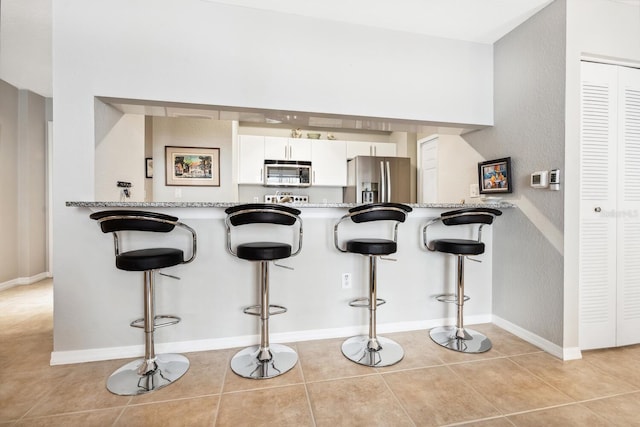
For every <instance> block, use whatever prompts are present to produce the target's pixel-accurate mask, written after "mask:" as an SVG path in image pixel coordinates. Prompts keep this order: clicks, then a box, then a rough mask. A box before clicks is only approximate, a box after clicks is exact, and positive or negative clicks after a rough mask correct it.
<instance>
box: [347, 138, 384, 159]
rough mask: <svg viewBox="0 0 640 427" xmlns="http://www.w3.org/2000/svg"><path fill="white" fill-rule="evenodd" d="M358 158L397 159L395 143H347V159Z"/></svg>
mask: <svg viewBox="0 0 640 427" xmlns="http://www.w3.org/2000/svg"><path fill="white" fill-rule="evenodd" d="M356 156H380V157H396V144H394V143H393V142H366V141H347V159H353V158H354V157H356Z"/></svg>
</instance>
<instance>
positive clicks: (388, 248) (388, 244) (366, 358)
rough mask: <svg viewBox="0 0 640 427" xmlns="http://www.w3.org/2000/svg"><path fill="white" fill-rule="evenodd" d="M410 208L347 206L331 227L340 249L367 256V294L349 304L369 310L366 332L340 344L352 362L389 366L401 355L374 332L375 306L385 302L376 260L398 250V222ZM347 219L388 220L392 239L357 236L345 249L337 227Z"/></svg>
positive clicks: (387, 339)
mask: <svg viewBox="0 0 640 427" xmlns="http://www.w3.org/2000/svg"><path fill="white" fill-rule="evenodd" d="M411 211H412V209H411V207H409V206H407V205H403V204H399V203H371V204H366V205H361V206H356V207H355V208H351V209H349V213H348V214H346V215H344V216H343V217H342V218H340V220H339V221H338V222H337V223H336V224H335V226H334V228H333V243H334V245H335V247H336V249H338V250H339V251H340V252H350V253H355V254H360V255H364V256H367V257H369V297H364V298H357V299H355V300H353V301H351V302H350V303H349V305H350V306H352V307H367V308H368V309H369V334H368V335H359V336H355V337H351V338H349V339H347V340H346V341H345V342H344V343H343V344H342V354H344V355H345V357H346V358H347V359H349V360H351V361H353V362H356V363H358V364H360V365H365V366H389V365H393V364H395V363H398V362H399V361H400V360H402V358H403V357H404V350H403V349H402V347H401V346H400V344H398V343H397V342H395V341H393V340H391V339H389V338H384V337H379V336H378V335H377V333H376V309H377V307H378V306H379V305H382V304H384V303H385V302H386V301H385V300H383V299H381V298H377V287H378V285H377V278H378V273H377V260H378V258H381V259H389V260H392V261H395V260H394V259H391V258H382V257H383V256H384V255H390V254H393V253H395V252H396V251H397V247H398V245H397V240H398V224H400V223H401V222H404V221H405V219H406V218H407V213H409V212H411ZM347 219H350V220H351V221H352V222H354V223H364V222H371V221H390V222H391V223H392V224H393V227H392V229H393V237H392V239H380V238H357V239H350V240H347V241H346V242H344V243H345V246H344V248H342V247H341V246H340V244H339V243H338V242H339V240H340V239H339V237H338V227H339V226H340V224H341V223H342V222H343V221H345V220H347Z"/></svg>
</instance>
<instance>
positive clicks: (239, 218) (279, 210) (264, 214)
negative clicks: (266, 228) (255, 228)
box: [225, 203, 300, 226]
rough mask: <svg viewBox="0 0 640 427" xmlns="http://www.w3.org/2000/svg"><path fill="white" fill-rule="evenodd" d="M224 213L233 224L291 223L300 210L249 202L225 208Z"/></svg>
mask: <svg viewBox="0 0 640 427" xmlns="http://www.w3.org/2000/svg"><path fill="white" fill-rule="evenodd" d="M225 213H226V214H227V215H228V219H229V222H230V223H231V224H232V225H234V226H238V225H246V224H258V223H261V224H278V225H293V224H295V222H296V220H298V215H300V210H299V209H294V208H292V207H289V206H283V205H276V204H271V203H249V204H244V205H238V206H232V207H230V208H227V209H225Z"/></svg>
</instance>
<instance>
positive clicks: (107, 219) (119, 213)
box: [90, 210, 197, 396]
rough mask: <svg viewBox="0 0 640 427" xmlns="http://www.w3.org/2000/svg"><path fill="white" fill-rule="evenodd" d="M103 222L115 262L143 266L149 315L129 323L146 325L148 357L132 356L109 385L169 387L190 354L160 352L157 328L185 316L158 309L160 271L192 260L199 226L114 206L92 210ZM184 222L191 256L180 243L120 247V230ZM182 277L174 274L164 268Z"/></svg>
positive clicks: (118, 390)
mask: <svg viewBox="0 0 640 427" xmlns="http://www.w3.org/2000/svg"><path fill="white" fill-rule="evenodd" d="M90 218H91V219H95V220H97V221H98V223H99V224H100V228H101V229H102V232H103V233H113V243H114V247H115V255H116V268H118V269H120V270H126V271H142V272H144V315H143V317H142V318H141V319H137V320H134V321H133V322H131V324H130V326H132V327H135V328H141V329H144V337H145V339H144V358H142V359H137V360H134V361H133V362H129V363H127V364H126V365H124V366H122V367H121V368H119V369H117V370H116V371H115V372H113V373H112V374H111V376H110V377H109V379H108V380H107V389H108V390H109V391H110V392H112V393H114V394H118V395H124V396H132V395H139V394H144V393H148V392H150V391H154V390H158V389H160V388H162V387H165V386H167V385H169V384H171V383H173V382H174V381H176V380H177V379H179V378H180V377H182V375H184V374H185V372H187V370H188V369H189V360H188V359H187V358H186V357H185V356H183V355H181V354H156V352H155V344H154V331H155V329H156V328H160V327H163V326H169V325H174V324H176V323H178V322H180V320H181V319H180V318H179V317H178V316H174V315H156V314H155V290H154V287H155V273H156V270H159V269H161V268H167V267H173V266H175V265H178V264H187V263H190V262H191V261H193V259H194V258H195V256H196V250H197V249H196V246H197V242H196V232H195V231H194V230H193V229H192V228H191V227H189V226H188V225H186V224H183V223H181V222H180V221H178V218H176V217H174V216H169V215H165V214H161V213H154V212H144V211H132V210H113V211H102V212H96V213H93V214H91V215H90ZM175 227H181V228H183V229H185V230H187V231H189V232H190V233H191V238H192V246H191V256H190V257H189V258H188V259H185V258H184V252H183V251H182V250H181V249H175V248H147V249H136V250H131V251H127V252H123V251H121V241H122V238H121V236H119V234H120V232H121V231H144V232H161V233H168V232H170V231H172V230H173V229H174V228H175ZM160 274H162V275H164V276H168V277H172V278H175V279H179V278H178V277H175V276H170V275H167V274H163V273H160Z"/></svg>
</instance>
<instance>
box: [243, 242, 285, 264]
mask: <svg viewBox="0 0 640 427" xmlns="http://www.w3.org/2000/svg"><path fill="white" fill-rule="evenodd" d="M236 252H237V255H238V258H242V259H246V260H248V261H274V260H277V259H283V258H289V257H290V256H291V245H288V244H286V243H279V242H251V243H242V244H240V245H238V246H237V247H236Z"/></svg>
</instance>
